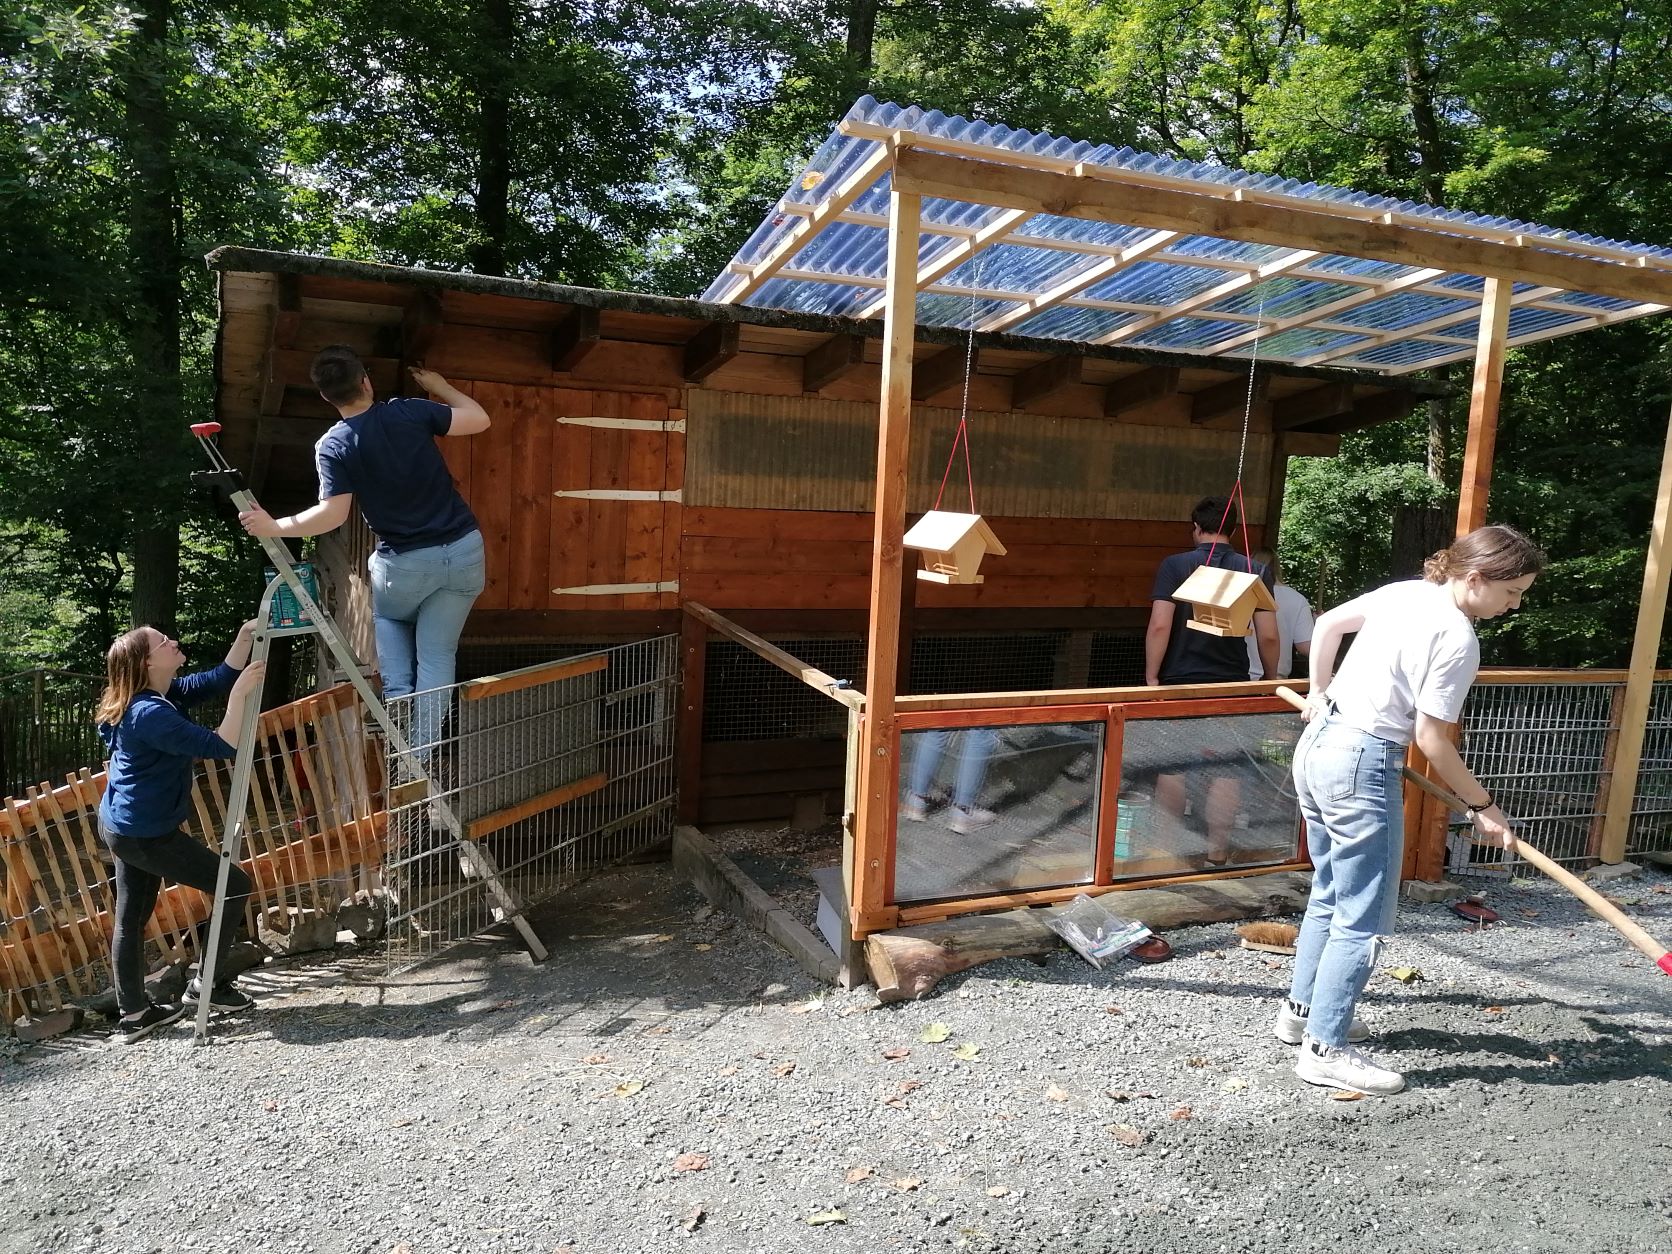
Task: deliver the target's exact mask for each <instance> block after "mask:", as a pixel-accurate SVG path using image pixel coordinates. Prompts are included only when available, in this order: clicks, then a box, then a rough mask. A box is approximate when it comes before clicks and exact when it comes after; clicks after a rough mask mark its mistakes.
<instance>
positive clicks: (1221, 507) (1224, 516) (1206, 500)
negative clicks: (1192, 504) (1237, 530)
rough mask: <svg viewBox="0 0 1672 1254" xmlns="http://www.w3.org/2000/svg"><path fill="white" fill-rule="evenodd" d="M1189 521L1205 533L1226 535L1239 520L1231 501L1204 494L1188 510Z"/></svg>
mask: <svg viewBox="0 0 1672 1254" xmlns="http://www.w3.org/2000/svg"><path fill="white" fill-rule="evenodd" d="M1190 521H1191V522H1193V523H1195V524H1196V526H1197V527H1198V528H1200V529H1201V531H1202V532H1203V534H1205V535H1210V536H1212V535H1227V534H1229V533H1230V531H1231V529H1232V528H1233V527H1235V526H1236V525H1237V523H1239V522H1240V521H1241V519H1239V518H1238V517H1237V511H1236V509H1235V508H1234V507H1233V506H1232V505H1231V502H1230V501H1229V500H1227V499H1226V498H1225V497H1222V496H1204V497H1203V498H1202V499H1201V500H1199V501H1197V502H1196V508H1195V509H1193V510H1191V511H1190Z"/></svg>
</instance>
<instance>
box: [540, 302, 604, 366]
mask: <svg viewBox="0 0 1672 1254" xmlns="http://www.w3.org/2000/svg"><path fill="white" fill-rule="evenodd" d="M598 324H599V318H598V311H597V310H596V309H594V308H593V307H592V306H591V305H576V306H575V307H574V308H573V309H572V310H570V311H569V316H568V317H567V318H565V319H564V320H563V321H562V322H560V323H558V324H557V326H556V328H555V329H554V330H553V331H552V369H553V370H554V371H557V372H558V373H560V374H563V373H567V372H569V371H571V370H573V369H574V368H575V367H576V366H578V365H580V364H581V362H582V361H583V360H585V358H586V355H587V354H588V353H590V352H591V351H592V350H593V349H595V348H597V347H598V341H599V339H600V338H601V334H602V333H601V332H600V330H599V325H598Z"/></svg>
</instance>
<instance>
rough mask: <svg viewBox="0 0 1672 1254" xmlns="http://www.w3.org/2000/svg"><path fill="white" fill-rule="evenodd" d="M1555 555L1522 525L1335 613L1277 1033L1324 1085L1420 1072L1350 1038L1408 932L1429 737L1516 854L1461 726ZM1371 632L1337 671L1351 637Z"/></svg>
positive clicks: (1457, 788) (1313, 720)
mask: <svg viewBox="0 0 1672 1254" xmlns="http://www.w3.org/2000/svg"><path fill="white" fill-rule="evenodd" d="M1545 560H1546V559H1545V556H1544V554H1543V553H1542V552H1541V551H1540V550H1539V549H1538V547H1537V546H1536V545H1534V544H1533V542H1532V541H1531V540H1529V539H1527V537H1526V536H1524V535H1522V534H1521V533H1520V532H1519V531H1516V530H1515V529H1514V528H1513V527H1481V528H1478V529H1477V530H1474V531H1471V532H1470V533H1469V534H1468V535H1466V536H1463V537H1461V538H1459V539H1458V540H1457V541H1456V542H1455V543H1453V544H1452V546H1451V547H1450V548H1448V549H1443V550H1441V551H1440V552H1439V553H1436V554H1435V555H1434V556H1433V557H1431V558H1429V559H1428V562H1427V564H1426V565H1425V567H1424V574H1425V578H1424V579H1412V580H1405V581H1402V582H1400V583H1392V584H1388V585H1386V586H1385V587H1381V588H1377V589H1376V590H1375V591H1373V592H1367V593H1365V594H1364V595H1363V596H1360V597H1356V598H1354V599H1353V600H1351V601H1348V602H1347V603H1346V604H1345V605H1338V606H1336V607H1335V608H1334V609H1332V610H1328V611H1326V612H1325V613H1323V614H1321V615H1320V616H1319V618H1318V622H1317V625H1316V630H1315V632H1314V635H1313V638H1312V644H1313V648H1312V651H1311V663H1312V690H1311V693H1310V694H1309V695H1308V697H1307V701H1306V711H1305V714H1304V717H1305V718H1306V720H1307V727H1306V730H1305V731H1304V732H1302V733H1301V738H1300V742H1299V744H1297V745H1296V747H1295V759H1294V775H1295V791H1296V793H1297V795H1298V797H1299V800H1300V807H1301V813H1302V814H1303V815H1304V816H1305V818H1306V845H1307V850H1308V852H1309V853H1310V854H1311V857H1312V868H1313V870H1312V893H1311V896H1310V898H1309V899H1308V901H1307V904H1306V917H1305V919H1304V920H1303V922H1302V924H1301V929H1300V938H1299V939H1298V940H1297V941H1296V944H1295V970H1294V979H1293V981H1292V982H1291V985H1290V989H1289V997H1288V999H1287V1000H1286V1001H1285V1002H1284V1003H1283V1004H1282V1005H1281V1006H1280V1007H1279V1008H1278V1012H1277V1021H1276V1023H1275V1024H1274V1025H1273V1028H1272V1030H1273V1032H1274V1033H1275V1035H1276V1036H1277V1038H1278V1039H1279V1040H1281V1041H1284V1042H1285V1043H1287V1044H1290V1045H1300V1046H1301V1051H1300V1058H1299V1061H1298V1062H1297V1063H1296V1064H1295V1074H1296V1075H1298V1076H1299V1077H1300V1078H1301V1079H1303V1080H1306V1081H1308V1082H1309V1083H1312V1084H1322V1085H1327V1086H1330V1087H1334V1088H1346V1089H1356V1090H1358V1091H1359V1092H1363V1093H1397V1092H1398V1091H1399V1090H1400V1089H1402V1088H1404V1087H1405V1077H1404V1076H1402V1075H1400V1074H1399V1073H1398V1072H1397V1071H1394V1070H1391V1069H1390V1068H1387V1067H1383V1066H1380V1065H1378V1064H1377V1063H1376V1062H1374V1061H1373V1060H1372V1059H1370V1058H1369V1057H1368V1056H1366V1055H1365V1054H1364V1053H1363V1052H1361V1051H1360V1050H1357V1049H1355V1048H1353V1047H1352V1044H1351V1042H1355V1041H1360V1040H1363V1039H1365V1038H1366V1037H1367V1036H1368V1035H1369V1031H1368V1029H1366V1028H1365V1026H1364V1025H1363V1024H1362V1023H1360V1022H1358V1020H1357V1019H1355V1018H1354V1015H1353V1009H1354V1006H1355V1004H1356V1003H1357V1001H1358V998H1359V995H1360V994H1361V993H1362V992H1363V991H1364V985H1365V982H1366V981H1367V980H1368V979H1369V978H1370V973H1371V972H1372V971H1373V970H1374V969H1375V965H1376V960H1377V957H1378V955H1379V952H1380V948H1381V944H1382V940H1383V938H1384V937H1385V936H1386V935H1387V934H1388V933H1389V932H1390V931H1392V929H1393V916H1394V908H1395V906H1396V904H1397V896H1398V887H1399V872H1400V866H1401V862H1402V861H1403V848H1402V845H1403V835H1404V827H1405V824H1404V817H1403V802H1404V796H1403V789H1402V780H1401V776H1400V770H1401V767H1402V766H1403V765H1404V761H1405V751H1406V748H1407V747H1408V746H1409V745H1410V743H1411V742H1412V741H1413V740H1415V742H1416V744H1417V747H1418V748H1419V749H1421V750H1422V752H1423V754H1424V756H1426V757H1427V759H1428V761H1429V763H1430V764H1431V765H1432V766H1433V767H1434V770H1435V771H1436V772H1437V773H1438V775H1439V776H1440V779H1441V780H1442V781H1444V783H1445V785H1446V787H1447V788H1449V789H1451V791H1452V792H1453V793H1455V794H1456V795H1457V796H1459V797H1461V798H1462V799H1463V801H1464V802H1465V803H1466V804H1467V805H1468V810H1469V817H1470V818H1471V819H1473V820H1474V825H1475V830H1476V832H1477V833H1478V834H1479V835H1480V836H1481V837H1483V838H1485V839H1489V840H1497V841H1500V842H1502V844H1503V846H1504V848H1505V849H1506V850H1513V849H1514V848H1515V837H1514V835H1513V833H1512V832H1511V830H1510V825H1509V820H1508V819H1507V818H1505V817H1504V812H1503V811H1502V810H1500V809H1499V808H1498V806H1497V803H1496V802H1494V801H1493V799H1492V797H1491V795H1490V794H1489V793H1488V792H1487V791H1486V789H1485V788H1483V787H1481V784H1480V781H1479V780H1477V779H1476V778H1475V777H1474V774H1473V773H1472V772H1471V771H1470V770H1469V768H1468V767H1467V766H1465V765H1464V764H1463V759H1462V758H1461V757H1460V756H1459V755H1458V752H1457V744H1456V724H1457V720H1458V718H1459V716H1460V715H1461V714H1462V711H1463V699H1464V698H1465V697H1466V696H1467V695H1468V693H1469V686H1470V685H1471V684H1472V683H1473V682H1474V679H1475V672H1476V670H1477V669H1478V668H1479V666H1480V644H1479V642H1478V641H1477V640H1476V639H1475V628H1474V624H1475V622H1476V621H1477V620H1479V619H1482V618H1496V617H1498V615H1500V614H1504V613H1507V612H1508V611H1510V610H1513V609H1515V608H1517V607H1518V606H1519V605H1520V604H1521V598H1522V596H1524V595H1525V594H1526V592H1527V590H1528V589H1529V588H1530V587H1532V585H1533V579H1534V578H1535V577H1536V576H1537V574H1538V572H1539V571H1541V570H1543V569H1544V565H1545ZM1350 632H1357V633H1358V638H1357V640H1355V641H1354V643H1353V647H1352V649H1351V650H1350V651H1349V652H1348V654H1347V657H1346V660H1345V661H1343V662H1342V663H1341V668H1340V671H1339V672H1337V670H1336V658H1337V656H1338V655H1339V654H1340V652H1341V642H1342V638H1343V637H1345V636H1346V635H1347V634H1348V633H1350Z"/></svg>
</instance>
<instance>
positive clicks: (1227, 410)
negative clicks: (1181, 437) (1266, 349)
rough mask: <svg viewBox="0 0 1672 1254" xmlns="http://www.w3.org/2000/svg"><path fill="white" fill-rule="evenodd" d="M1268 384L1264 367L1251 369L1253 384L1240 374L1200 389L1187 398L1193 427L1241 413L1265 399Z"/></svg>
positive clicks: (1269, 377)
mask: <svg viewBox="0 0 1672 1254" xmlns="http://www.w3.org/2000/svg"><path fill="white" fill-rule="evenodd" d="M1270 386H1271V376H1270V375H1269V374H1267V373H1266V372H1265V371H1263V370H1257V371H1255V372H1254V381H1253V383H1252V385H1250V383H1249V381H1248V376H1247V375H1240V376H1238V377H1237V378H1234V379H1227V380H1225V382H1223V383H1216V384H1214V385H1213V386H1212V387H1208V388H1203V389H1202V390H1201V391H1200V392H1197V393H1195V394H1194V395H1193V396H1192V397H1191V398H1190V421H1191V422H1192V423H1194V424H1195V425H1196V426H1201V425H1202V424H1203V423H1208V422H1212V421H1213V420H1214V419H1216V418H1223V417H1225V415H1226V414H1240V413H1242V412H1243V411H1244V410H1245V409H1248V408H1250V407H1253V406H1257V405H1259V404H1260V403H1261V402H1262V401H1264V400H1265V398H1266V389H1267V388H1268V387H1270Z"/></svg>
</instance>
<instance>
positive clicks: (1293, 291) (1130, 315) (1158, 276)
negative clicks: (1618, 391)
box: [703, 96, 1672, 373]
mask: <svg viewBox="0 0 1672 1254" xmlns="http://www.w3.org/2000/svg"><path fill="white" fill-rule="evenodd" d="M896 138H897V139H898V140H899V142H901V143H903V144H907V145H910V146H912V147H917V148H923V149H928V150H939V151H943V152H951V153H955V154H958V155H961V156H964V157H974V158H977V159H982V160H988V161H994V162H1004V163H1007V164H1012V165H1019V166H1023V167H1030V168H1036V169H1042V170H1053V171H1055V170H1062V169H1065V168H1067V167H1068V166H1069V165H1074V164H1078V165H1079V166H1081V167H1087V168H1089V167H1099V168H1100V170H1101V171H1102V172H1106V174H1107V176H1109V177H1114V178H1124V179H1128V180H1137V181H1140V182H1145V183H1149V184H1152V185H1159V186H1165V187H1170V188H1174V189H1177V190H1183V191H1189V192H1196V193H1200V194H1208V195H1215V196H1225V195H1227V194H1229V193H1231V192H1233V191H1234V192H1238V193H1239V194H1243V195H1254V196H1256V197H1257V198H1260V199H1262V200H1265V201H1268V202H1272V203H1278V204H1293V205H1296V206H1298V207H1301V208H1305V209H1309V210H1312V211H1315V212H1323V213H1329V214H1334V215H1338V216H1346V217H1353V218H1359V219H1365V218H1368V217H1371V216H1372V215H1391V216H1389V217H1388V219H1387V220H1390V221H1394V220H1396V221H1398V222H1399V223H1400V224H1401V225H1403V226H1406V227H1411V226H1415V227H1417V228H1419V229H1423V230H1429V231H1435V232H1440V233H1444V234H1446V235H1454V236H1465V237H1473V238H1478V239H1486V240H1497V241H1511V240H1513V241H1516V242H1517V243H1518V246H1520V247H1523V248H1527V249H1529V250H1530V251H1529V254H1527V255H1536V254H1537V253H1540V252H1543V253H1564V254H1570V255H1577V256H1583V257H1588V258H1592V259H1598V260H1603V261H1612V262H1626V263H1631V264H1636V265H1639V266H1642V267H1645V269H1646V270H1653V271H1657V272H1659V271H1672V249H1667V248H1661V247H1653V246H1648V245H1643V244H1630V243H1623V242H1620V241H1615V240H1607V239H1602V238H1600V237H1596V236H1589V235H1581V234H1575V233H1572V232H1562V231H1555V230H1552V229H1549V228H1546V227H1540V226H1536V225H1533V224H1530V223H1526V222H1519V221H1516V220H1514V219H1510V218H1501V217H1491V216H1487V215H1482V214H1471V213H1460V212H1457V211H1455V210H1449V209H1443V208H1437V207H1435V206H1432V205H1420V204H1416V203H1413V202H1410V201H1399V200H1393V199H1390V198H1388V197H1382V196H1371V195H1367V194H1365V193H1362V192H1355V191H1351V190H1349V189H1346V188H1339V187H1329V186H1325V185H1323V184H1318V183H1304V182H1297V181H1296V180H1293V179H1282V178H1277V177H1275V176H1271V175H1260V174H1251V173H1248V172H1247V171H1243V170H1236V169H1231V168H1228V167H1224V166H1215V165H1207V164H1204V163H1201V162H1190V161H1176V160H1173V159H1171V158H1167V157H1159V156H1156V155H1154V154H1152V153H1144V152H1136V151H1134V150H1132V149H1130V148H1115V147H1111V146H1109V145H1107V144H1104V145H1095V144H1090V143H1085V142H1081V141H1076V140H1071V139H1065V138H1063V137H1060V136H1055V135H1047V134H1040V133H1035V132H1031V131H1025V130H1017V129H1014V128H1011V127H1007V126H1002V125H996V124H992V123H988V122H984V121H981V120H979V119H968V118H962V117H949V116H947V115H946V114H943V113H939V112H934V111H930V110H924V109H920V108H916V107H906V106H901V105H896V104H887V103H882V102H879V101H876V100H874V99H872V98H871V97H869V96H866V97H863V98H862V99H860V100H859V101H858V102H857V103H856V104H855V105H854V106H853V108H852V109H850V110H849V111H848V114H847V116H846V117H845V118H843V120H842V121H841V123H840V124H838V126H837V127H836V129H835V130H834V131H832V132H831V135H830V137H829V138H828V139H827V140H825V142H824V143H823V145H821V146H820V148H819V150H818V151H817V152H816V153H814V154H813V157H812V159H811V160H810V161H809V162H808V163H807V167H806V169H805V170H804V171H802V173H801V174H800V175H799V176H798V177H797V179H796V181H795V183H794V184H793V185H792V186H791V187H790V188H789V190H788V191H787V192H785V194H784V196H783V198H782V199H781V200H780V201H779V202H778V204H777V205H776V206H775V207H774V208H773V211H772V212H771V213H770V214H768V215H767V218H766V220H765V221H763V222H762V223H761V224H760V226H758V227H757V228H756V229H755V231H754V233H753V234H752V235H751V236H750V237H749V239H748V241H747V242H746V243H745V244H744V245H743V247H742V248H741V249H739V250H738V252H737V255H736V256H735V257H734V258H733V259H732V261H731V262H730V263H729V264H728V265H727V267H726V269H725V270H724V271H722V272H721V274H720V275H719V277H717V278H716V279H715V280H714V282H713V283H711V284H710V285H709V287H708V290H707V291H705V292H704V293H703V298H704V299H705V300H714V301H732V302H741V303H744V304H749V305H758V306H768V307H773V308H781V309H796V310H807V311H814V312H820V313H829V314H845V315H853V316H876V315H877V314H878V313H879V312H880V310H881V308H882V303H883V297H884V293H885V290H886V280H887V222H888V207H889V191H890V182H891V176H890V161H891V159H892V158H891V152H890V149H889V147H888V141H889V140H891V139H896ZM1123 254H1124V255H1123ZM937 263H939V264H937ZM918 266H919V272H920V274H923V273H924V272H927V278H928V281H927V282H923V283H922V284H921V290H920V291H919V294H918V300H917V317H918V320H919V321H920V322H922V323H924V324H927V325H934V326H944V327H958V328H973V329H975V330H982V331H1003V332H1008V333H1011V334H1016V335H1026V336H1036V337H1042V338H1046V339H1056V340H1064V341H1069V342H1073V343H1076V344H1110V345H1126V346H1129V347H1133V348H1150V349H1165V350H1167V351H1170V352H1183V353H1195V354H1200V355H1203V356H1208V357H1214V356H1221V355H1223V356H1226V357H1247V356H1250V355H1257V356H1258V357H1259V358H1260V359H1261V360H1267V361H1277V362H1291V363H1297V364H1301V365H1314V364H1322V363H1329V364H1336V365H1342V366H1350V367H1356V368H1359V369H1369V370H1377V371H1382V372H1386V373H1404V372H1406V371H1409V370H1417V369H1421V368H1422V367H1424V366H1429V365H1437V364H1440V363H1441V362H1445V361H1452V360H1455V359H1457V358H1459V357H1468V356H1472V355H1473V352H1474V338H1475V329H1476V324H1477V322H1478V319H1479V309H1480V301H1481V298H1482V292H1483V290H1484V282H1483V280H1482V279H1481V278H1480V277H1479V276H1478V275H1472V274H1461V273H1447V272H1443V271H1439V270H1432V269H1426V270H1424V269H1418V268H1416V267H1415V266H1411V265H1401V264H1398V263H1396V262H1390V261H1385V260H1377V259H1370V258H1362V257H1349V256H1338V255H1331V254H1318V253H1314V252H1302V251H1298V250H1296V249H1291V248H1284V247H1281V246H1278V245H1272V244H1263V243H1247V242H1242V241H1238V240H1229V239H1220V238H1216V237H1212V236H1202V235H1190V234H1185V233H1182V232H1181V233H1176V234H1175V233H1171V232H1162V231H1158V230H1156V229H1154V228H1152V227H1142V226H1127V225H1121V224H1119V223H1112V222H1104V221H1093V220H1089V219H1083V218H1071V217H1060V216H1055V215H1051V214H1044V213H1036V214H1029V213H1027V212H1025V211H1021V210H1013V209H1007V208H1002V207H999V206H995V205H989V204H980V203H974V202H971V201H967V200H953V199H942V198H936V197H925V198H924V200H923V206H922V234H921V236H920V239H919V247H918ZM1535 272H1536V271H1535ZM1601 286H1604V287H1608V286H1609V284H1607V283H1603V284H1601ZM1513 302H1514V307H1513V309H1512V310H1511V314H1510V321H1509V335H1510V342H1511V343H1517V342H1521V343H1525V342H1531V341H1533V340H1539V339H1546V338H1549V337H1551V336H1555V335H1564V334H1569V333H1571V332H1574V331H1582V330H1588V329H1590V328H1592V327H1596V326H1602V325H1606V324H1608V323H1611V322H1617V321H1623V320H1625V319H1628V318H1636V317H1642V316H1644V315H1646V314H1650V313H1657V312H1660V311H1661V310H1662V309H1664V308H1665V307H1666V306H1663V305H1660V304H1654V303H1651V302H1649V301H1646V300H1645V301H1641V302H1634V301H1631V300H1627V299H1623V298H1621V297H1620V296H1618V295H1597V294H1594V293H1586V292H1576V291H1569V290H1565V289H1558V288H1553V287H1547V286H1538V285H1536V284H1534V283H1525V282H1518V283H1516V284H1515V285H1514V296H1513Z"/></svg>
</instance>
